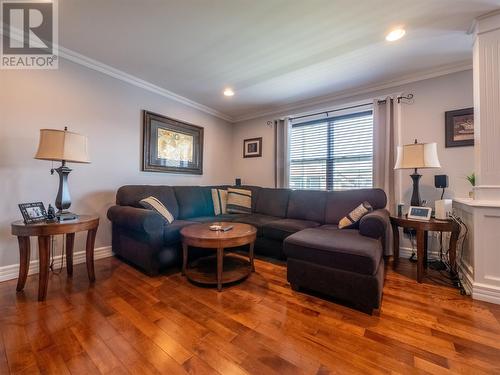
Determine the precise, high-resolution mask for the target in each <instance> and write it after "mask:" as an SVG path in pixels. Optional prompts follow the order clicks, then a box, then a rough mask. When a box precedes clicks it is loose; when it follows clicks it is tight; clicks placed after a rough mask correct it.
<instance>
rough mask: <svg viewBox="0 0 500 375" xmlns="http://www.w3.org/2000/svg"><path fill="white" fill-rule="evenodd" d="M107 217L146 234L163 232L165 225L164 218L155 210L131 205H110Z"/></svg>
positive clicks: (120, 224)
mask: <svg viewBox="0 0 500 375" xmlns="http://www.w3.org/2000/svg"><path fill="white" fill-rule="evenodd" d="M108 219H109V220H111V222H112V223H113V224H116V225H119V226H121V227H124V228H127V229H130V230H133V231H136V232H142V233H146V234H148V235H159V234H163V231H164V227H165V220H164V219H163V218H162V217H161V216H160V215H159V214H158V213H156V212H155V211H153V210H147V209H144V208H136V207H131V206H113V207H110V208H109V210H108Z"/></svg>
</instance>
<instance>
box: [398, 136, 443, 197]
mask: <svg viewBox="0 0 500 375" xmlns="http://www.w3.org/2000/svg"><path fill="white" fill-rule="evenodd" d="M440 167H441V164H440V163H439V159H438V154H437V144H436V143H418V142H417V140H416V139H415V143H412V144H409V145H404V146H398V155H397V159H396V165H395V166H394V169H414V170H415V171H414V172H413V174H411V175H410V177H411V179H412V180H413V193H412V195H411V205H412V206H420V204H421V201H420V193H419V190H418V182H419V180H420V177H422V175H420V174H418V171H417V170H418V169H419V168H440Z"/></svg>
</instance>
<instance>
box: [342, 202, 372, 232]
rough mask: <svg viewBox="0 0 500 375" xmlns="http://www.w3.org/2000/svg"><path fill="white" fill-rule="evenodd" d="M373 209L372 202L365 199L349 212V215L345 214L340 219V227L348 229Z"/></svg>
mask: <svg viewBox="0 0 500 375" xmlns="http://www.w3.org/2000/svg"><path fill="white" fill-rule="evenodd" d="M371 211H373V207H372V206H371V204H370V203H368V202H366V201H364V202H363V203H361V204H360V205H359V206H358V207H356V208H355V209H354V210H352V211H351V212H349V213H348V214H347V216H344V217H343V218H342V219H340V221H339V229H347V228H352V226H354V224H356V223H357V222H358V221H360V220H361V218H362V217H363V216H365V215H366V214H367V213H368V212H371Z"/></svg>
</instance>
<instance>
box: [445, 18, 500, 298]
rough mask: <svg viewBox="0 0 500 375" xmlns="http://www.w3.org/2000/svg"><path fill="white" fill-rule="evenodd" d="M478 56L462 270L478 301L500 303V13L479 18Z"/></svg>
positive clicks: (462, 202) (461, 210) (461, 211)
mask: <svg viewBox="0 0 500 375" xmlns="http://www.w3.org/2000/svg"><path fill="white" fill-rule="evenodd" d="M473 60H474V62H473V69H474V161H475V168H474V169H475V173H476V184H477V185H476V187H475V188H474V199H455V200H454V202H453V208H454V210H455V212H456V213H457V214H458V216H460V217H461V218H462V220H463V221H464V222H465V224H466V225H467V228H468V235H467V240H466V241H465V243H464V246H463V254H462V255H461V257H460V261H459V269H460V275H461V276H462V278H463V279H464V284H465V286H466V287H467V289H469V291H470V292H472V297H473V298H474V299H480V300H483V301H488V302H493V303H498V304H500V11H497V12H494V13H489V14H487V15H485V16H482V17H480V18H478V19H477V23H476V29H475V40H474V55H473Z"/></svg>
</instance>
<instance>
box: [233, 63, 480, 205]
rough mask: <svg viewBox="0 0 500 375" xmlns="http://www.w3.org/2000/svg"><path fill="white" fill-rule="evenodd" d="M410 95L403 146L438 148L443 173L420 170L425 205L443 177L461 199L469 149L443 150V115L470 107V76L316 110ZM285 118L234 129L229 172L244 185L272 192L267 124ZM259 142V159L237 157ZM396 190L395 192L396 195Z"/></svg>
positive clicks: (406, 186)
mask: <svg viewBox="0 0 500 375" xmlns="http://www.w3.org/2000/svg"><path fill="white" fill-rule="evenodd" d="M398 92H405V93H413V94H414V95H415V99H414V103H413V104H408V105H407V104H403V106H402V140H403V143H404V144H406V143H411V142H413V140H414V139H415V138H417V139H418V140H419V141H420V142H437V144H438V153H439V159H440V161H441V165H442V168H440V169H429V170H421V171H420V173H421V174H422V175H423V177H422V180H421V197H422V199H427V200H428V201H429V202H430V203H433V202H434V200H436V199H439V196H440V192H439V191H437V189H435V188H434V175H435V174H447V175H448V176H449V179H450V188H449V189H448V191H447V193H446V196H447V197H466V196H467V195H468V191H469V190H470V186H469V185H468V182H467V181H466V180H465V176H466V175H467V174H470V173H471V172H472V171H473V169H474V159H473V158H474V157H473V147H457V148H445V147H444V142H445V136H444V134H445V133H444V112H445V111H449V110H454V109H460V108H466V107H472V106H473V99H472V71H464V72H459V73H454V74H450V75H446V76H442V77H438V78H433V79H428V80H425V81H420V82H415V83H411V84H407V85H404V86H399V87H394V88H391V89H388V90H385V91H377V92H373V93H370V94H365V95H359V96H355V97H351V98H347V99H343V100H339V101H334V102H331V103H326V104H322V105H321V107H320V108H318V109H321V110H323V109H327V108H335V107H337V106H341V105H342V104H344V103H353V102H358V101H364V102H369V101H370V100H371V98H374V97H379V96H382V95H384V94H390V93H398ZM315 109H316V108H314V107H304V108H302V109H301V111H304V112H309V111H313V110H315ZM289 114H290V113H281V114H277V115H274V116H267V117H261V118H258V119H253V120H248V121H245V122H241V123H238V124H236V126H235V128H234V130H233V155H234V160H233V170H234V171H235V173H236V174H237V175H238V177H241V178H242V182H243V183H244V184H255V185H262V186H271V187H273V186H274V169H273V168H274V167H273V165H274V164H273V163H274V131H273V127H272V126H268V125H267V122H268V121H270V120H271V121H272V120H273V119H275V118H279V117H280V116H286V115H289ZM254 137H263V156H262V158H248V159H244V158H243V157H242V144H243V140H244V139H245V138H254ZM410 173H411V171H403V172H402V178H401V179H402V186H401V189H402V192H403V201H404V202H405V203H408V202H409V200H410V196H411V179H410V177H409V175H410ZM396 190H398V189H396Z"/></svg>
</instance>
